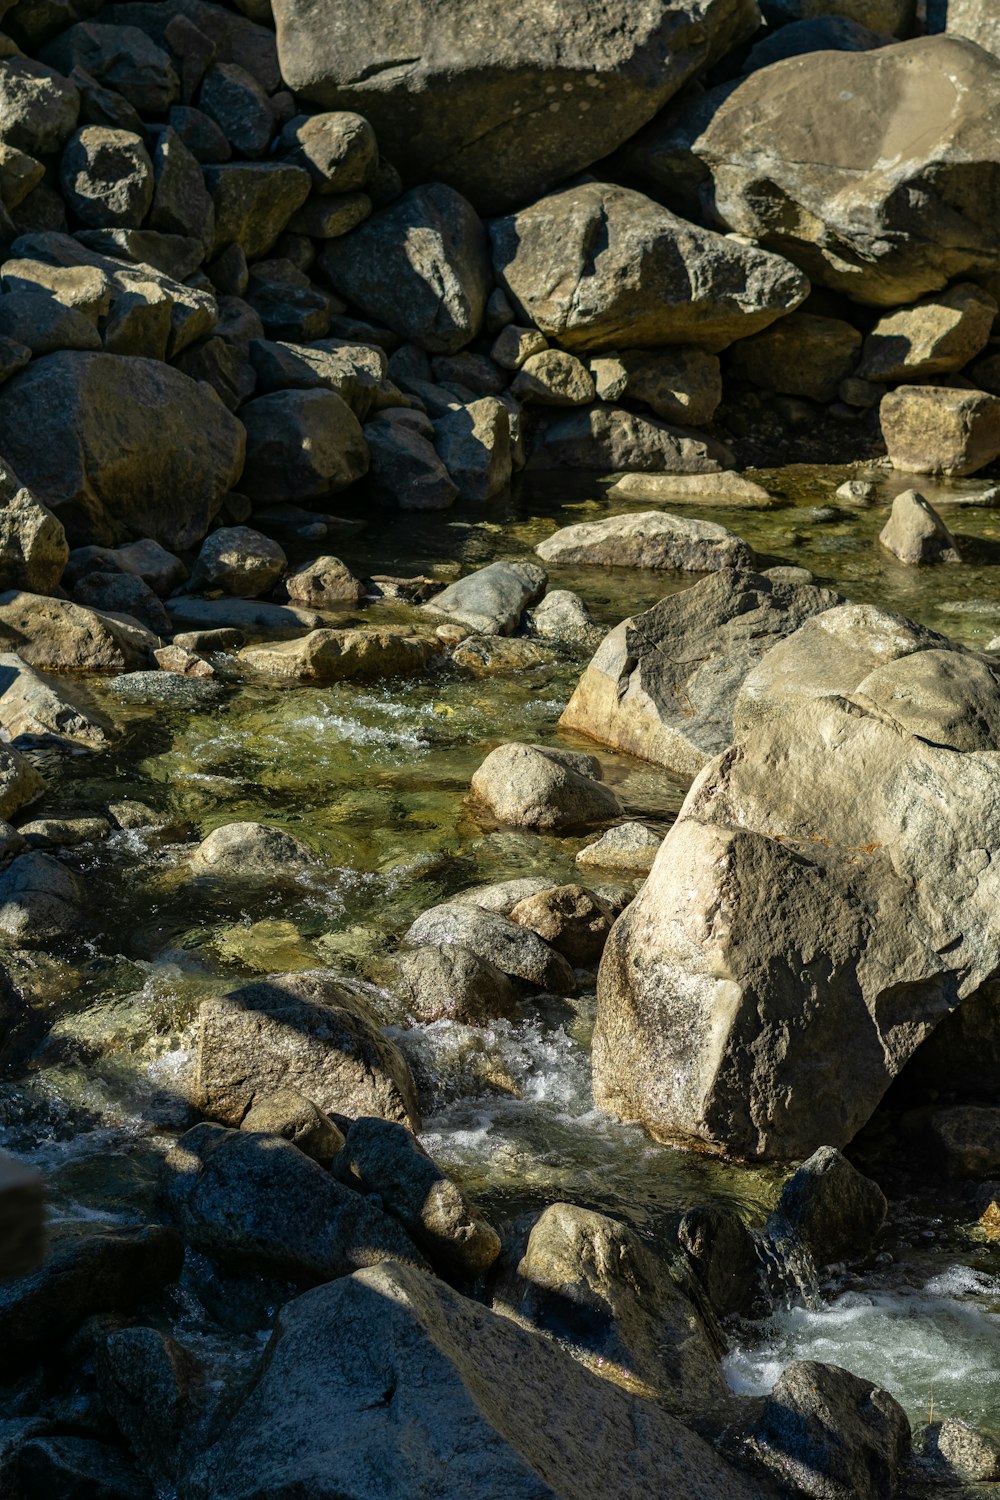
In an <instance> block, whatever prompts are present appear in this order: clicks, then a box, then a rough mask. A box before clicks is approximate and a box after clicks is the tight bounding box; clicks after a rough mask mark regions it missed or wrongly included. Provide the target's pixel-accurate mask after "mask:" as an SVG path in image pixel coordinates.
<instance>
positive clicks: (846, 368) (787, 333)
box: [729, 312, 861, 404]
mask: <svg viewBox="0 0 1000 1500" xmlns="http://www.w3.org/2000/svg"><path fill="white" fill-rule="evenodd" d="M860 352H861V335H860V333H859V332H858V330H857V329H856V328H854V327H853V326H852V324H850V323H847V322H845V321H844V320H843V319H842V318H824V317H816V316H815V315H814V314H812V313H801V312H798V313H792V314H791V316H790V317H787V318H782V319H781V320H780V322H778V323H772V325H771V327H770V328H767V329H765V330H764V332H763V333H758V334H755V335H754V337H753V338H750V339H741V340H740V342H739V343H738V344H737V345H735V346H734V348H733V349H732V351H731V352H730V355H729V374H730V376H733V377H735V378H736V379H737V380H743V381H746V382H747V384H748V385H751V386H753V387H754V388H756V389H760V390H765V391H776V392H778V393H779V394H780V395H785V396H802V397H805V398H806V399H808V400H809V401H819V402H822V403H824V404H825V403H828V402H830V401H835V400H836V399H837V392H838V390H839V389H840V383H841V381H842V380H845V379H846V378H847V376H849V375H850V374H851V372H852V371H853V369H854V367H855V365H856V364H857V360H858V355H859V354H860Z"/></svg>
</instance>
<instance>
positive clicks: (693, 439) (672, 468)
mask: <svg viewBox="0 0 1000 1500" xmlns="http://www.w3.org/2000/svg"><path fill="white" fill-rule="evenodd" d="M732 463H733V455H732V453H731V451H730V450H729V449H728V448H727V447H726V446H725V445H724V444H723V443H720V442H718V441H717V440H716V439H715V438H707V437H704V436H703V435H702V434H701V433H697V432H689V431H688V430H687V429H686V428H683V427H672V426H670V425H669V424H668V423H666V422H661V421H659V420H658V419H657V418H656V417H651V416H646V415H644V414H643V413H641V412H637V411H626V410H625V409H624V408H623V407H620V406H609V405H608V404H607V403H606V402H600V401H599V402H597V403H595V405H593V406H584V407H577V408H576V409H575V410H570V411H565V412H562V413H558V414H557V413H555V412H553V414H552V415H551V416H549V417H548V418H547V420H546V422H545V424H544V426H543V427H542V428H541V429H540V430H539V431H538V432H537V433H536V434H534V435H533V437H532V440H531V444H530V449H529V452H528V456H527V462H526V467H527V468H529V469H542V470H547V469H564V468H565V469H586V470H589V471H591V472H592V473H595V474H617V473H621V472H623V471H629V470H635V471H637V472H640V473H651V474H659V473H664V472H666V473H669V474H715V473H718V472H719V470H720V469H725V468H729V467H731V465H732Z"/></svg>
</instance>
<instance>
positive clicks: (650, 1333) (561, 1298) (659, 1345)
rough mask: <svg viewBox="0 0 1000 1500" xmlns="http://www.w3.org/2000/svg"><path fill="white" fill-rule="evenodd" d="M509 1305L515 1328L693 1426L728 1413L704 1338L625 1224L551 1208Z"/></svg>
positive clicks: (663, 1267)
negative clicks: (522, 1325)
mask: <svg viewBox="0 0 1000 1500" xmlns="http://www.w3.org/2000/svg"><path fill="white" fill-rule="evenodd" d="M512 1300H513V1308H512V1311H513V1313H514V1315H515V1316H516V1317H517V1318H518V1321H525V1322H527V1323H528V1324H529V1326H530V1325H533V1326H535V1327H536V1328H539V1329H541V1330H542V1331H543V1332H545V1333H547V1334H549V1335H550V1337H554V1338H556V1339H558V1340H559V1342H560V1344H561V1345H562V1347H564V1348H566V1349H567V1350H568V1351H569V1352H570V1353H572V1354H573V1355H574V1357H575V1358H576V1359H578V1360H580V1362H581V1363H582V1364H584V1365H587V1366H588V1367H589V1368H590V1369H592V1370H594V1371H595V1372H598V1373H600V1374H601V1375H603V1376H604V1377H605V1378H606V1379H610V1380H612V1381H614V1382H615V1383H616V1384H618V1385H620V1386H623V1387H624V1388H625V1389H626V1390H630V1391H633V1392H641V1393H642V1394H644V1395H653V1396H655V1398H656V1399H657V1400H658V1401H659V1402H660V1404H661V1405H662V1406H663V1407H665V1408H666V1410H668V1411H670V1412H672V1413H673V1414H674V1415H676V1416H678V1417H681V1418H682V1419H683V1420H685V1421H688V1422H691V1423H692V1424H693V1425H694V1426H696V1427H701V1428H706V1427H708V1428H710V1427H711V1425H712V1422H713V1418H714V1419H716V1420H717V1419H719V1418H723V1417H724V1415H725V1414H727V1413H728V1407H729V1403H730V1397H729V1395H728V1392H727V1391H726V1387H725V1381H724V1380H723V1378H722V1373H721V1371H720V1369H719V1362H718V1358H717V1356H716V1353H715V1348H714V1347H713V1340H712V1336H711V1335H710V1334H709V1332H708V1330H707V1329H706V1327H705V1325H704V1324H703V1322H702V1320H701V1318H700V1317H699V1315H698V1313H697V1312H696V1310H695V1307H694V1305H693V1304H692V1302H691V1300H690V1298H689V1296H688V1295H686V1294H685V1292H684V1290H683V1288H682V1287H681V1286H679V1285H678V1284H677V1281H676V1280H675V1278H674V1275H673V1274H672V1268H671V1266H670V1265H669V1264H668V1263H667V1262H665V1261H664V1260H661V1259H660V1257H659V1256H658V1255H657V1254H656V1252H655V1251H654V1249H653V1248H652V1246H651V1245H650V1244H649V1243H648V1242H647V1241H646V1240H644V1239H643V1238H642V1237H641V1236H640V1235H638V1234H637V1233H636V1232H635V1230H633V1229H631V1228H630V1227H629V1226H628V1225H626V1224H622V1223H619V1222H618V1221H617V1220H615V1219H610V1218H608V1217H606V1216H605V1215H604V1214H599V1213H593V1212H591V1211H590V1210H589V1209H585V1208H578V1207H576V1206H574V1205H571V1204H569V1203H553V1204H551V1205H550V1206H549V1207H548V1208H546V1209H545V1210H544V1212H543V1213H542V1214H540V1215H539V1217H538V1219H537V1221H536V1223H535V1226H534V1228H533V1229H532V1231H531V1234H530V1236H529V1239H528V1244H527V1248H526V1250H525V1253H524V1256H523V1258H522V1260H521V1262H520V1264H519V1265H518V1268H517V1281H516V1283H515V1288H514V1293H513V1298H512Z"/></svg>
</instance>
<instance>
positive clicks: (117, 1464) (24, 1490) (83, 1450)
mask: <svg viewBox="0 0 1000 1500" xmlns="http://www.w3.org/2000/svg"><path fill="white" fill-rule="evenodd" d="M3 1476H4V1483H5V1484H6V1485H7V1486H9V1487H12V1488H13V1489H14V1491H15V1493H17V1494H20V1495H31V1494H35V1495H39V1494H63V1495H71V1494H73V1493H74V1492H75V1493H76V1494H86V1493H87V1491H88V1490H89V1491H90V1493H91V1494H98V1495H101V1496H104V1497H106V1500H149V1495H150V1490H149V1486H148V1484H147V1483H146V1478H145V1476H144V1475H143V1474H141V1473H140V1472H139V1470H138V1469H137V1468H136V1466H135V1465H134V1464H133V1463H132V1462H131V1460H130V1459H129V1458H128V1457H127V1456H126V1455H125V1454H124V1453H123V1452H122V1450H121V1449H120V1448H113V1447H111V1445H110V1444H109V1443H99V1442H96V1441H95V1440H94V1439H93V1438H84V1437H68V1436H62V1435H59V1436H51V1437H41V1436H39V1437H29V1439H28V1440H27V1441H26V1442H22V1443H20V1444H19V1445H18V1446H17V1448H16V1449H15V1450H14V1452H13V1453H12V1454H11V1455H10V1458H9V1460H8V1461H7V1462H5V1463H4V1467H3Z"/></svg>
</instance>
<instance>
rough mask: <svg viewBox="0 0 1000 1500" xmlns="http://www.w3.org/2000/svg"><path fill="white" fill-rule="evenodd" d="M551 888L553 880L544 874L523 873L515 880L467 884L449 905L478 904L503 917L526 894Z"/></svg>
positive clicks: (530, 894)
mask: <svg viewBox="0 0 1000 1500" xmlns="http://www.w3.org/2000/svg"><path fill="white" fill-rule="evenodd" d="M551 889H552V882H551V880H546V878H545V876H544V875H521V876H515V877H514V879H513V880H495V881H491V882H490V884H489V885H472V886H467V887H466V889H465V890H464V891H459V893H458V895H457V896H452V897H451V900H450V902H449V905H453V906H478V907H480V908H481V909H482V910H483V911H495V912H499V914H500V916H502V917H509V916H510V914H511V912H512V911H513V910H514V907H515V906H516V905H517V903H518V902H519V901H523V900H524V899H525V897H526V896H534V895H536V894H537V893H538V891H548V890H551Z"/></svg>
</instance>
